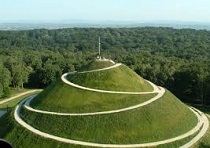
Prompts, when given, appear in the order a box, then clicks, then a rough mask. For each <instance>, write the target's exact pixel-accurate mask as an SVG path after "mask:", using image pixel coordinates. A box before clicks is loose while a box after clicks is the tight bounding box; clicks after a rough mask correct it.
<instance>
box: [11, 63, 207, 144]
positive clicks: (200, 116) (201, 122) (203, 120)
mask: <svg viewBox="0 0 210 148" xmlns="http://www.w3.org/2000/svg"><path fill="white" fill-rule="evenodd" d="M120 65H121V64H120V63H118V64H115V65H113V66H110V67H107V68H103V69H97V70H91V71H85V72H80V73H86V72H95V71H102V70H107V69H111V68H115V67H118V66H120ZM68 74H70V73H65V74H64V75H62V77H61V79H62V81H63V82H64V83H66V84H68V85H71V86H73V87H76V88H79V89H84V90H89V91H94V92H100V93H115V94H150V93H158V94H157V95H156V96H155V97H153V98H152V99H150V100H148V101H145V102H144V103H140V104H138V105H134V106H130V107H127V108H123V109H118V110H111V111H103V112H94V113H57V112H48V111H42V110H36V109H33V108H31V107H30V101H31V100H32V99H33V98H34V97H35V95H33V96H31V97H29V98H26V99H24V100H22V101H21V102H20V103H19V104H18V105H17V106H16V108H15V112H14V117H15V120H16V121H17V122H18V123H19V124H21V125H22V126H23V127H25V128H26V129H28V130H30V131H31V132H33V133H35V134H37V135H40V136H42V137H45V138H49V139H53V140H56V141H59V142H64V143H70V144H76V145H83V146H90V147H107V148H108V147H110V148H132V147H154V146H158V145H161V144H167V143H171V142H174V141H178V140H181V139H184V138H186V137H189V136H191V135H193V134H195V133H196V132H198V131H199V130H200V128H201V127H202V128H201V130H200V131H199V133H198V134H197V135H196V136H195V137H194V138H193V139H192V140H191V141H189V142H188V143H187V144H185V145H183V146H182V148H188V147H190V146H192V145H193V144H194V143H196V142H197V141H198V140H199V139H200V138H201V137H203V136H204V134H205V133H206V131H207V130H208V127H209V120H208V119H207V117H206V116H205V115H204V114H203V113H202V112H200V111H199V110H196V109H194V108H193V109H192V108H190V109H191V111H192V112H193V113H194V114H195V115H196V116H197V118H198V123H197V125H196V126H195V127H194V128H193V129H191V130H190V131H188V132H187V133H184V134H182V135H179V136H177V137H174V138H170V139H166V140H162V141H156V142H150V143H141V144H101V143H92V142H85V141H77V140H72V139H67V138H62V137H58V136H55V135H51V134H48V133H45V132H42V131H40V130H38V129H35V128H34V127H32V126H31V125H29V124H27V123H26V122H25V121H24V120H22V119H21V117H20V110H21V107H22V106H23V104H24V103H25V105H24V106H25V107H26V108H27V109H28V110H30V111H34V112H37V113H44V114H52V115H68V116H89V115H100V114H111V113H118V112H123V111H129V110H133V109H136V108H138V107H142V106H145V105H148V104H150V103H152V102H154V101H156V100H158V99H159V98H161V97H162V96H163V94H164V93H165V89H164V88H162V87H159V88H158V87H157V86H156V85H154V84H153V83H151V82H149V81H148V83H150V84H151V85H152V87H153V88H154V90H153V91H151V92H121V91H107V90H99V89H92V88H87V87H83V86H79V85H77V84H74V83H71V82H70V81H68V80H67V79H66V76H67V75H68Z"/></svg>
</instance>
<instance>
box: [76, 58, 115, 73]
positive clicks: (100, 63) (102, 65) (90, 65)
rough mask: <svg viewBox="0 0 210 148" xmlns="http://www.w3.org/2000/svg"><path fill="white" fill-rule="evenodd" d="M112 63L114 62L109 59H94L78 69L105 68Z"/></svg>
mask: <svg viewBox="0 0 210 148" xmlns="http://www.w3.org/2000/svg"><path fill="white" fill-rule="evenodd" d="M113 65H114V64H113V63H112V62H110V61H99V60H95V61H92V62H90V63H88V64H87V65H85V66H83V67H81V69H80V70H79V71H89V70H95V69H101V68H106V67H110V66H113Z"/></svg>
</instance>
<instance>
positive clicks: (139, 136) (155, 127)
mask: <svg viewBox="0 0 210 148" xmlns="http://www.w3.org/2000/svg"><path fill="white" fill-rule="evenodd" d="M22 116H23V117H24V120H25V121H26V122H28V123H29V124H30V125H32V126H33V127H35V128H37V129H40V130H41V131H43V132H46V133H50V134H53V135H57V136H61V137H66V138H72V139H75V140H81V141H89V142H97V143H118V144H128V143H142V142H151V141H159V140H164V139H168V138H172V137H176V136H178V135H181V134H184V133H186V132H188V131H189V130H191V129H192V128H193V127H194V126H195V125H196V124H197V117H196V116H195V115H194V114H193V113H192V112H191V111H190V110H189V109H188V108H187V107H186V105H184V104H183V103H181V102H180V101H179V100H178V99H176V98H175V97H174V96H173V95H172V94H171V93H169V92H166V94H165V95H164V96H163V97H162V98H161V99H160V100H158V101H155V102H153V103H152V104H149V105H147V106H145V107H141V108H138V109H135V110H130V111H126V112H120V113H115V114H107V115H96V116H80V117H79V116H74V117H69V116H52V115H45V114H39V113H34V112H30V111H27V110H25V109H23V112H22ZM49 125H50V126H49Z"/></svg>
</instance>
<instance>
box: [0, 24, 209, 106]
mask: <svg viewBox="0 0 210 148" xmlns="http://www.w3.org/2000/svg"><path fill="white" fill-rule="evenodd" d="M99 36H100V37H101V46H102V54H103V56H105V57H106V58H111V59H113V60H115V61H116V62H122V63H124V64H126V65H128V66H129V67H130V68H132V69H133V70H135V71H136V72H137V73H138V74H140V75H141V76H142V77H144V78H145V79H148V80H150V81H152V82H154V83H156V84H158V85H161V86H164V87H166V88H167V89H169V90H170V91H172V92H173V93H174V94H175V95H177V96H178V97H179V98H180V99H181V100H183V101H185V102H188V103H199V104H204V105H208V104H210V85H209V84H210V60H209V59H210V32H209V31H206V30H193V29H173V28H161V27H160V28H154V27H145V28H103V29H100V28H71V29H57V30H46V29H39V30H25V31H0V97H6V96H8V95H9V92H10V89H11V87H14V88H16V89H20V88H22V87H30V88H44V87H46V86H48V85H49V84H50V83H51V82H52V81H54V80H55V79H57V78H59V77H60V76H61V74H62V73H64V72H67V71H74V70H78V69H79V68H80V67H81V66H83V65H84V64H87V63H88V62H90V61H91V60H93V59H94V58H95V57H96V55H97V49H98V37H99Z"/></svg>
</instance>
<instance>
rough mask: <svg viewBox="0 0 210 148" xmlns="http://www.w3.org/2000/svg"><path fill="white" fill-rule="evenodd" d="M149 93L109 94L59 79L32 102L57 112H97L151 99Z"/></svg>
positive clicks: (35, 105) (36, 106) (43, 108)
mask: <svg viewBox="0 0 210 148" xmlns="http://www.w3.org/2000/svg"><path fill="white" fill-rule="evenodd" d="M156 95H157V93H154V94H147V95H125V94H107V93H99V92H92V91H86V90H82V89H78V88H75V87H72V86H69V85H67V84H65V83H63V82H62V80H61V79H58V80H57V81H55V82H54V83H52V84H51V85H50V86H49V87H48V88H47V89H45V90H44V91H43V92H41V93H40V94H39V95H38V96H37V97H36V98H35V99H34V100H32V102H31V106H32V107H34V108H37V109H42V110H48V111H57V112H72V113H73V112H75V113H77V112H80V113H81V112H96V111H107V110H114V109H121V108H125V107H129V106H133V105H137V104H139V103H142V102H145V101H147V100H150V99H151V98H153V97H154V96H156Z"/></svg>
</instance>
